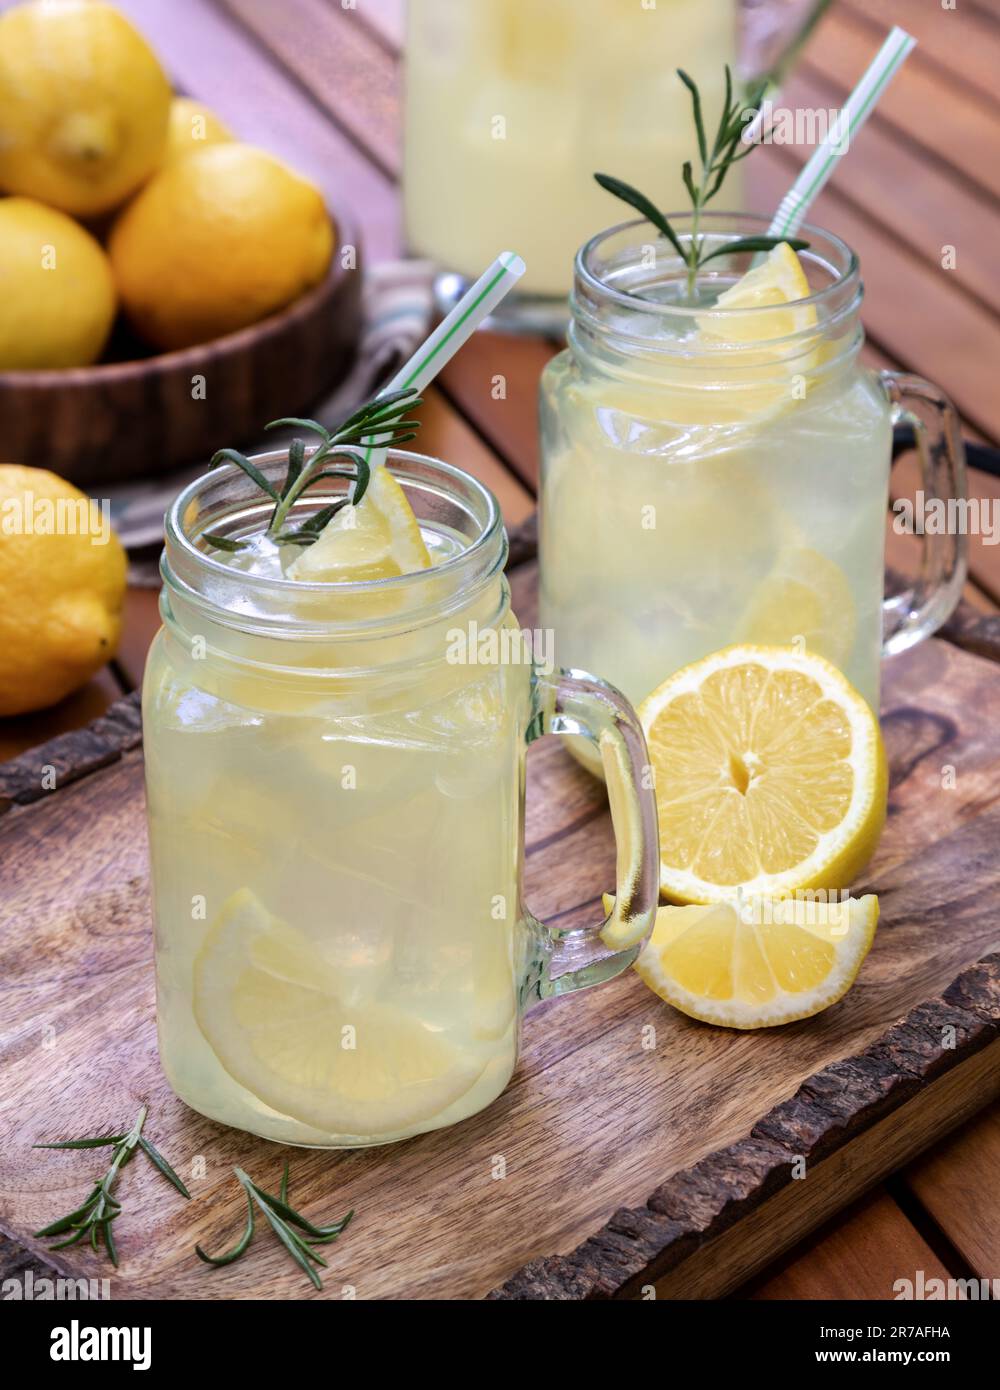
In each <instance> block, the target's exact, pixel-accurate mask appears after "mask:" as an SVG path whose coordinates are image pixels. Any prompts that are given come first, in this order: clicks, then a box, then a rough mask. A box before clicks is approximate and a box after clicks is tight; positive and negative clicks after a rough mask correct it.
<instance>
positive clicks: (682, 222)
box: [573, 210, 861, 331]
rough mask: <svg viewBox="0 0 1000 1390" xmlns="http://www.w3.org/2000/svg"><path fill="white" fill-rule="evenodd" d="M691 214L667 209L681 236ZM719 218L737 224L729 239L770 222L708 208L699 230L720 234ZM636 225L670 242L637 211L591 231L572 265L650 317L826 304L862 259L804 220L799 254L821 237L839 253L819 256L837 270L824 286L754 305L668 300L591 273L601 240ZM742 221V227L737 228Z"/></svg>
mask: <svg viewBox="0 0 1000 1390" xmlns="http://www.w3.org/2000/svg"><path fill="white" fill-rule="evenodd" d="M691 218H692V214H691V212H690V211H688V212H676V213H675V212H670V213H667V220H668V221H669V222H670V225H671V226H672V227H674V229H675V230H676V231H677V234H678V236H680V237H681V239H682V240H683V237H684V235H685V234H686V231H687V226H686V224H690V222H691ZM713 223H714V224H716V225H715V228H714V229H713V226H712V224H713ZM723 224H726V226H727V227H728V229H733V228H734V227H735V228H736V230H732V237H733V240H736V239H737V238H738V237H741V236H745V235H747V234H750V235H753V234H763V233H766V232H767V228H768V227H769V225H770V220H769V219H768V218H767V217H764V216H762V215H761V214H759V213H752V212H724V211H715V210H708V211H705V212H703V213H702V214H701V226H702V230H703V231H705V232H708V233H709V234H712V232H713V230H714V231H715V234H716V235H721V234H724V226H723ZM639 227H647V228H649V230H650V232H652V233H653V234H654V235H653V236H652V237H647V239H646V244H649V242H650V241H651V240H656V241H657V242H662V243H663V244H664V245H665V246H669V245H670V242H669V241H668V240H667V238H666V237H664V235H663V233H662V232H660V231H659V230H658V229H657V228H655V227H653V225H652V224H651V223H650V222H649V221H648V220H647V219H646V218H643V217H637V218H634V219H631V220H629V221H626V222H618V223H616V224H615V225H614V226H613V227H605V228H604V229H603V230H602V231H600V232H597V233H596V234H595V235H594V236H592V237H591V238H590V239H589V241H585V242H584V243H583V245H582V246H581V247H580V248H579V250H578V251H577V253H576V256H575V259H574V270H575V275H576V277H577V278H578V279H579V280H581V281H582V282H583V283H584V284H585V285H586V287H587V289H588V290H589V291H590V292H591V293H593V294H594V295H595V296H600V297H602V298H603V299H604V300H606V301H608V302H610V303H614V304H617V305H619V306H620V307H621V308H623V309H628V310H630V311H631V312H632V313H637V314H647V315H649V316H650V317H651V318H656V317H662V316H663V315H666V314H669V315H670V316H671V317H674V318H678V317H679V318H684V317H690V318H695V317H697V318H706V317H712V318H715V319H718V320H719V321H720V322H726V321H728V322H730V323H736V322H739V320H740V317H741V316H745V315H748V314H754V315H764V314H768V313H772V312H786V311H787V310H788V309H789V308H792V307H795V308H806V307H808V308H815V309H819V308H825V307H826V306H827V305H828V303H829V302H830V301H831V300H834V299H835V298H836V297H838V296H841V295H842V294H843V292H844V288H845V286H848V285H849V284H850V283H851V282H852V281H860V272H861V263H860V261H859V259H858V255H857V252H856V251H854V250H853V249H852V248H851V247H850V246H848V244H847V242H846V241H844V240H842V238H840V237H838V236H837V235H836V233H834V232H828V231H827V230H826V229H825V228H823V227H818V226H816V224H815V223H812V222H803V223H802V226H801V227H800V228H799V229H798V231H797V232H796V237H801V239H803V240H806V241H809V242H810V247H809V248H808V250H806V251H805V252H803V253H800V254H804V255H806V256H809V253H810V251H813V247H814V245H815V243H817V242H820V243H825V244H826V246H827V247H828V248H829V249H830V250H831V251H832V252H833V253H834V254H835V256H836V257H837V260H832V259H831V258H830V257H829V256H826V257H824V258H823V263H824V264H825V265H827V266H828V267H829V268H830V269H831V270H832V271H833V272H835V273H834V276H833V278H832V279H831V281H830V283H829V284H828V285H824V286H822V288H820V289H818V290H816V291H815V293H813V294H810V295H806V296H804V297H803V298H802V299H795V300H788V301H786V302H784V303H781V304H768V305H759V306H756V307H754V306H749V305H748V306H746V307H742V308H735V309H733V308H726V307H722V308H719V307H718V306H711V305H705V306H699V305H688V304H674V303H670V304H666V303H662V302H660V301H657V300H655V299H644V298H643V297H642V296H641V295H636V294H628V293H626V292H625V291H624V290H619V289H616V288H615V287H614V286H613V285H609V284H608V282H607V281H606V280H604V279H602V278H601V277H600V276H599V275H598V274H596V273H595V271H594V270H593V269H592V268H591V264H590V262H591V261H592V260H593V258H594V256H595V255H596V253H597V251H598V249H599V248H600V247H601V245H602V244H603V243H605V242H607V241H609V240H610V239H611V238H612V237H615V236H619V235H620V234H621V233H623V232H627V231H629V230H632V229H637V228H639ZM741 227H742V229H741V230H740V228H741ZM672 259H676V252H672ZM838 261H839V264H838ZM859 288H860V287H859ZM573 299H574V301H575V300H576V292H575V290H574V294H573ZM813 331H815V330H813Z"/></svg>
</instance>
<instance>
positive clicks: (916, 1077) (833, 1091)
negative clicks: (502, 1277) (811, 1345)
mask: <svg viewBox="0 0 1000 1390" xmlns="http://www.w3.org/2000/svg"><path fill="white" fill-rule="evenodd" d="M998 1038H1000V953H995V954H992V955H988V956H985V957H984V958H983V959H982V960H981V961H978V962H977V963H976V964H975V965H972V966H970V967H969V968H968V969H966V970H964V971H963V972H962V974H961V975H959V976H958V977H957V978H956V979H955V980H954V981H953V982H952V983H951V984H950V985H949V986H948V988H947V989H946V990H944V992H943V993H942V994H941V995H938V996H937V997H935V998H932V999H928V1000H925V1001H924V1003H922V1004H918V1005H917V1007H916V1008H914V1009H911V1010H910V1012H909V1013H908V1014H906V1015H905V1017H904V1018H902V1019H900V1020H899V1021H898V1022H897V1023H894V1024H893V1025H892V1026H891V1027H890V1028H889V1029H888V1030H887V1031H886V1032H885V1033H883V1034H882V1036H881V1037H879V1038H877V1039H876V1040H875V1042H873V1043H871V1044H870V1045H869V1046H868V1047H866V1048H865V1049H864V1050H863V1051H862V1052H861V1053H859V1054H858V1055H857V1056H856V1057H845V1058H842V1059H841V1060H840V1061H839V1062H834V1063H832V1064H831V1065H830V1066H828V1067H824V1068H823V1069H822V1070H821V1071H818V1072H816V1073H815V1075H813V1076H810V1077H808V1078H807V1079H806V1080H805V1081H804V1082H803V1083H802V1085H801V1086H800V1087H799V1089H798V1091H797V1092H796V1093H795V1095H794V1096H792V1097H791V1099H790V1100H787V1101H785V1102H783V1103H782V1104H781V1105H777V1106H775V1107H774V1109H772V1110H770V1111H769V1112H768V1113H767V1114H766V1115H765V1116H763V1118H762V1119H760V1120H759V1121H758V1122H757V1124H755V1125H754V1127H753V1128H752V1129H751V1131H750V1133H749V1134H748V1135H747V1136H746V1137H745V1138H743V1139H740V1140H737V1142H736V1143H735V1144H731V1145H729V1147H728V1148H724V1149H718V1150H716V1152H715V1153H712V1154H708V1155H707V1156H706V1157H705V1158H703V1159H701V1160H700V1162H698V1163H696V1164H695V1165H694V1166H693V1167H691V1168H686V1169H683V1170H681V1171H680V1172H678V1173H675V1174H674V1175H673V1177H671V1178H669V1179H668V1180H667V1181H666V1182H665V1183H663V1184H661V1186H660V1187H658V1188H657V1189H656V1190H655V1192H653V1193H652V1194H651V1195H650V1197H649V1198H648V1199H647V1201H646V1205H645V1206H644V1207H636V1208H622V1209H620V1210H618V1211H616V1212H615V1213H614V1214H613V1215H612V1216H611V1217H610V1218H609V1220H608V1221H607V1223H606V1224H605V1225H604V1226H603V1227H602V1228H601V1230H600V1231H597V1232H596V1233H595V1234H594V1235H592V1236H590V1237H588V1239H587V1240H585V1241H584V1242H583V1243H582V1244H581V1245H579V1246H577V1248H576V1249H575V1250H573V1251H571V1252H570V1253H569V1254H568V1255H553V1256H543V1257H541V1258H539V1259H536V1260H531V1261H529V1263H528V1264H526V1265H524V1266H523V1267H522V1268H521V1269H519V1270H518V1271H517V1272H516V1273H514V1274H513V1275H512V1276H511V1277H510V1278H509V1279H508V1280H506V1282H505V1283H503V1284H502V1285H500V1286H499V1287H497V1288H495V1289H493V1290H492V1291H491V1292H490V1293H489V1294H488V1295H487V1297H488V1298H489V1299H504V1300H534V1299H542V1300H547V1299H553V1300H569V1299H573V1300H577V1299H607V1298H628V1297H630V1296H631V1295H632V1294H633V1293H634V1292H635V1291H636V1290H637V1289H638V1288H639V1287H640V1286H641V1285H643V1284H653V1283H656V1282H657V1281H658V1280H662V1279H663V1278H664V1277H665V1276H666V1275H668V1274H669V1273H670V1272H671V1271H672V1270H675V1269H676V1268H677V1267H678V1266H679V1265H680V1264H682V1263H683V1261H684V1260H686V1259H688V1258H689V1257H690V1256H691V1255H692V1254H694V1253H695V1252H697V1251H698V1250H699V1249H700V1248H701V1247H703V1246H704V1245H705V1244H707V1243H708V1242H710V1241H713V1240H715V1239H716V1238H718V1237H719V1236H721V1235H722V1234H723V1233H724V1232H725V1231H726V1230H727V1229H729V1227H731V1226H733V1225H734V1224H735V1223H736V1222H737V1221H738V1220H741V1219H743V1218H745V1217H746V1216H747V1215H749V1214H750V1213H751V1212H753V1211H754V1210H755V1209H756V1208H758V1207H760V1206H761V1205H762V1204H763V1203H764V1202H766V1201H768V1200H769V1199H770V1198H773V1197H775V1196H776V1195H777V1194H779V1193H780V1192H782V1191H784V1190H785V1189H787V1188H788V1187H789V1186H790V1184H791V1183H792V1182H793V1181H795V1178H794V1177H793V1168H794V1167H795V1166H796V1165H797V1164H801V1162H802V1161H803V1160H804V1161H805V1163H806V1165H807V1166H809V1167H811V1166H813V1165H814V1164H816V1163H818V1162H821V1161H822V1160H824V1159H826V1158H830V1157H831V1156H833V1155H834V1154H836V1153H838V1152H840V1151H842V1150H843V1149H844V1148H845V1147H846V1145H847V1144H848V1143H849V1142H850V1141H852V1140H854V1139H856V1138H857V1137H858V1136H859V1135H861V1134H863V1133H864V1132H865V1131H867V1130H869V1129H871V1128H872V1126H873V1125H875V1124H877V1123H878V1122H879V1121H880V1120H881V1119H883V1118H885V1116H886V1115H887V1114H888V1113H889V1112H890V1111H892V1110H894V1109H896V1108H897V1107H898V1106H899V1105H900V1104H901V1103H903V1102H905V1101H907V1100H910V1099H912V1098H913V1097H914V1096H916V1095H918V1094H919V1093H920V1092H921V1091H923V1090H924V1089H925V1088H927V1087H928V1086H929V1085H930V1084H931V1083H932V1082H934V1081H936V1080H938V1079H939V1078H941V1077H943V1076H945V1075H947V1074H948V1073H951V1072H952V1071H954V1070H955V1069H956V1068H957V1067H960V1066H961V1065H962V1064H963V1063H965V1062H967V1061H968V1060H969V1059H970V1058H971V1057H973V1056H974V1055H975V1054H976V1053H978V1052H981V1051H982V1050H983V1049H984V1048H985V1047H988V1046H989V1045H990V1044H991V1043H993V1042H995V1041H996V1040H997V1039H998ZM984 1103H985V1102H984ZM934 1137H935V1138H937V1137H938V1136H937V1135H935V1136H934Z"/></svg>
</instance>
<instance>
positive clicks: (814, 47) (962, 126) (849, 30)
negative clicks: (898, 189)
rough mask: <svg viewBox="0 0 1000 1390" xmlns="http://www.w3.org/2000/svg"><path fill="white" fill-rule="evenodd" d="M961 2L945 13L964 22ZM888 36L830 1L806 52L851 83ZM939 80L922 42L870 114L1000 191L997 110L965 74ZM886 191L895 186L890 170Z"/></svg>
mask: <svg viewBox="0 0 1000 1390" xmlns="http://www.w3.org/2000/svg"><path fill="white" fill-rule="evenodd" d="M964 8H965V7H964V5H962V4H960V5H959V7H958V10H956V11H955V12H954V14H950V15H947V16H946V19H948V20H952V21H957V22H958V23H959V24H960V23H961V22H962V21H961V15H962V11H963V9H964ZM908 10H909V5H907V6H906V11H907V12H908ZM895 15H896V22H897V23H901V24H903V25H904V26H905V25H906V22H907V19H906V13H904V12H903V11H902V10H901V9H900V7H899V6H897V7H896V9H895ZM884 36H885V33H884V29H883V26H882V25H881V24H877V25H872V24H870V23H868V22H866V21H865V20H863V19H861V18H860V17H859V15H858V14H857V13H856V12H853V11H852V10H850V9H847V8H845V7H843V6H841V5H833V6H831V8H830V9H829V10H828V11H827V13H826V15H825V17H824V18H823V20H822V21H821V22H820V24H819V26H818V28H817V30H816V33H815V34H814V35H813V37H812V38H811V40H810V42H809V47H808V59H809V61H810V62H811V63H815V64H816V66H817V67H819V68H821V69H822V70H823V72H824V73H826V74H827V76H828V77H830V78H831V79H832V80H834V81H836V82H837V83H838V84H840V85H841V86H842V87H843V88H844V90H845V91H850V90H851V89H852V88H853V87H854V85H855V83H856V82H857V80H858V78H859V77H860V76H861V74H862V73H863V72H864V70H865V69H866V68H867V66H868V64H869V63H870V62H871V60H872V58H873V57H874V55H875V53H876V52H877V50H878V47H879V45H880V43H881V41H882V39H883V38H884ZM970 42H972V40H970ZM942 87H943V83H942V70H941V68H940V67H939V66H938V65H937V64H935V63H933V62H931V61H929V60H927V59H926V58H925V57H924V54H923V52H922V51H921V49H920V48H919V47H918V48H917V49H915V50H914V52H913V53H911V55H910V57H909V58H908V59H907V60H906V63H905V64H904V65H903V67H902V68H901V70H900V71H899V72H898V73H897V75H896V77H895V78H894V79H893V81H892V82H891V83H890V84H889V86H888V87H887V88H886V90H885V91H884V92H883V93H882V96H881V98H880V99H879V104H878V115H877V116H875V117H873V119H874V120H879V121H882V120H884V121H887V122H889V123H891V124H892V125H893V126H894V127H895V129H896V130H897V132H898V133H899V134H900V135H902V136H903V137H904V138H907V139H909V140H911V141H913V143H914V144H915V145H916V146H917V148H919V149H921V150H922V151H923V152H924V154H925V157H926V158H928V159H934V160H937V161H939V162H940V163H941V164H943V165H944V166H945V167H946V168H950V169H953V170H955V171H956V172H958V173H960V174H961V175H962V176H963V177H964V178H965V179H967V180H968V182H969V183H970V184H971V185H974V186H975V187H977V188H979V189H981V190H982V191H984V192H985V193H987V194H994V195H1000V114H998V112H997V110H996V108H995V107H994V109H992V110H991V109H990V108H989V107H988V106H986V105H985V104H984V102H983V101H982V99H981V97H980V95H979V94H978V93H977V92H976V91H975V90H974V89H973V88H971V87H969V86H967V85H964V84H962V82H961V81H955V82H953V83H952V82H949V83H947V90H946V92H945V91H943V90H942ZM945 97H946V98H947V99H945ZM886 194H887V196H891V194H892V184H891V182H890V181H889V179H888V177H887V183H886Z"/></svg>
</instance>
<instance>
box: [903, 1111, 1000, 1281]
mask: <svg viewBox="0 0 1000 1390" xmlns="http://www.w3.org/2000/svg"><path fill="white" fill-rule="evenodd" d="M998 1173H1000V1105H992V1106H990V1107H989V1108H988V1109H986V1110H984V1111H983V1112H982V1113H981V1114H979V1115H977V1116H976V1117H975V1118H974V1119H972V1120H970V1121H969V1122H968V1124H966V1125H965V1126H963V1128H961V1129H958V1130H956V1131H955V1133H954V1134H952V1135H950V1136H949V1137H948V1138H947V1139H945V1140H943V1141H942V1142H941V1143H939V1144H938V1145H937V1146H936V1147H935V1148H933V1149H931V1150H930V1152H929V1153H927V1154H926V1155H924V1157H922V1158H920V1159H918V1160H917V1162H916V1163H914V1164H912V1165H911V1166H910V1167H909V1168H908V1169H906V1171H905V1173H904V1175H903V1176H904V1181H905V1182H906V1185H907V1187H908V1188H909V1189H910V1191H911V1192H912V1193H913V1194H914V1195H915V1196H916V1197H917V1198H918V1199H919V1201H920V1203H921V1204H922V1206H923V1207H924V1209H925V1210H926V1211H927V1212H929V1213H930V1215H931V1217H932V1218H933V1219H934V1220H935V1221H936V1222H937V1224H938V1225H939V1226H940V1227H941V1229H942V1230H943V1231H944V1233H945V1234H946V1235H947V1237H948V1239H949V1241H950V1242H951V1244H952V1245H954V1246H955V1248H956V1249H957V1250H958V1251H959V1252H960V1253H961V1255H962V1257H963V1258H964V1259H965V1260H966V1261H967V1263H968V1264H969V1266H970V1268H971V1269H972V1270H973V1271H974V1272H975V1274H976V1275H977V1276H978V1277H979V1278H981V1279H997V1278H1000V1202H998V1200H997V1174H998Z"/></svg>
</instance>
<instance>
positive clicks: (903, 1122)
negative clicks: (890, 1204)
mask: <svg viewBox="0 0 1000 1390" xmlns="http://www.w3.org/2000/svg"><path fill="white" fill-rule="evenodd" d="M998 1097H1000V1039H998V1040H997V1041H996V1042H993V1043H990V1045H989V1046H988V1047H986V1048H983V1049H981V1050H980V1051H979V1052H977V1053H976V1054H975V1055H974V1056H972V1057H969V1058H968V1059H967V1060H966V1061H964V1062H963V1063H962V1064H961V1065H960V1066H956V1067H952V1068H951V1070H950V1071H946V1072H943V1073H942V1074H941V1075H940V1076H939V1077H937V1079H936V1080H934V1081H932V1082H930V1084H929V1085H928V1086H927V1087H925V1088H923V1089H921V1090H919V1091H917V1092H916V1094H915V1095H913V1096H911V1097H910V1099H909V1100H908V1101H904V1103H903V1104H902V1105H901V1106H899V1108H898V1109H896V1110H890V1111H889V1113H888V1114H887V1115H883V1117H882V1118H881V1120H879V1121H878V1122H877V1123H876V1124H875V1125H873V1126H872V1127H871V1128H870V1129H868V1130H866V1131H865V1132H864V1133H863V1134H860V1135H858V1136H857V1137H856V1138H855V1139H854V1140H852V1142H851V1143H850V1144H847V1145H845V1146H843V1147H841V1148H839V1149H837V1150H835V1151H834V1152H833V1153H832V1154H830V1155H829V1156H828V1157H827V1158H825V1159H824V1160H823V1161H822V1162H821V1163H819V1164H817V1165H816V1166H815V1167H814V1168H810V1169H808V1172H807V1173H806V1172H803V1173H802V1174H801V1176H802V1177H805V1176H808V1179H809V1181H808V1182H807V1183H803V1182H801V1181H798V1182H795V1183H788V1184H786V1186H784V1187H782V1188H780V1189H779V1191H778V1192H777V1193H776V1194H775V1195H774V1196H773V1197H769V1198H768V1199H767V1200H766V1201H764V1202H761V1203H760V1205H758V1206H757V1207H755V1208H754V1209H753V1210H752V1211H751V1212H750V1213H749V1214H748V1215H747V1216H746V1217H744V1218H743V1219H742V1220H740V1221H739V1222H737V1223H736V1225H734V1226H731V1227H730V1228H729V1229H728V1230H726V1231H723V1233H722V1234H721V1235H720V1236H718V1237H717V1238H716V1239H714V1240H707V1241H704V1242H703V1243H702V1244H700V1245H698V1246H697V1247H696V1248H695V1249H694V1250H693V1251H692V1253H691V1255H690V1256H688V1258H687V1259H684V1260H682V1261H681V1262H680V1263H679V1264H677V1265H675V1266H674V1267H673V1268H672V1269H671V1270H669V1271H668V1272H667V1273H666V1274H664V1275H663V1276H661V1277H660V1278H658V1279H657V1281H656V1284H655V1290H656V1297H657V1298H658V1299H661V1298H666V1299H707V1298H711V1299H714V1298H723V1297H725V1296H726V1295H727V1294H731V1293H733V1292H734V1290H737V1289H739V1288H740V1287H741V1286H742V1285H744V1284H745V1283H746V1282H747V1280H748V1279H752V1278H753V1277H754V1276H755V1275H757V1274H759V1273H761V1271H762V1270H764V1269H766V1268H767V1267H768V1266H769V1265H772V1264H773V1263H774V1261H775V1260H776V1259H779V1258H780V1257H781V1256H782V1255H783V1254H785V1253H786V1252H787V1251H788V1250H790V1249H791V1248H792V1247H793V1246H794V1245H796V1244H797V1243H798V1242H799V1241H801V1240H803V1239H804V1238H805V1237H807V1236H808V1235H809V1234H810V1233H811V1232H813V1231H815V1230H816V1229H817V1228H818V1227H819V1226H821V1225H822V1224H823V1222H825V1221H829V1220H830V1218H831V1217H833V1216H834V1215H836V1213H837V1212H839V1211H840V1210H841V1209H842V1208H844V1207H846V1206H847V1205H849V1204H850V1203H851V1202H854V1201H856V1200H857V1199H858V1198H859V1197H861V1196H863V1195H864V1193H866V1192H870V1191H871V1190H872V1188H874V1187H875V1186H876V1185H877V1184H878V1183H880V1182H881V1181H882V1180H883V1179H884V1177H885V1174H886V1172H887V1171H889V1170H893V1171H894V1170H896V1169H898V1168H901V1167H903V1166H904V1165H905V1164H907V1163H909V1162H910V1161H911V1160H912V1159H914V1158H915V1157H916V1156H917V1155H918V1154H920V1153H921V1152H922V1151H923V1150H924V1149H926V1148H928V1147H929V1146H930V1145H932V1144H934V1143H936V1142H937V1140H938V1138H939V1137H940V1136H941V1135H943V1134H947V1133H948V1132H949V1131H950V1130H952V1129H955V1128H956V1127H957V1126H959V1125H961V1124H963V1123H964V1122H965V1121H966V1120H968V1119H970V1118H971V1117H972V1116H973V1115H974V1114H975V1113H976V1111H977V1110H980V1109H981V1108H982V1107H983V1106H985V1105H989V1104H991V1103H992V1101H993V1100H995V1099H997V1098H998ZM901 1272H902V1271H901ZM894 1293H895V1290H893V1289H890V1288H887V1289H886V1290H885V1294H884V1297H885V1298H886V1299H889V1298H891V1297H892V1296H893V1294H894ZM640 1294H641V1295H642V1296H645V1289H644V1288H643V1287H642V1286H641V1285H640V1288H639V1290H637V1291H635V1290H633V1291H629V1292H628V1293H626V1294H625V1295H624V1296H625V1297H630V1298H635V1297H639V1296H640ZM897 1296H898V1295H897Z"/></svg>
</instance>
